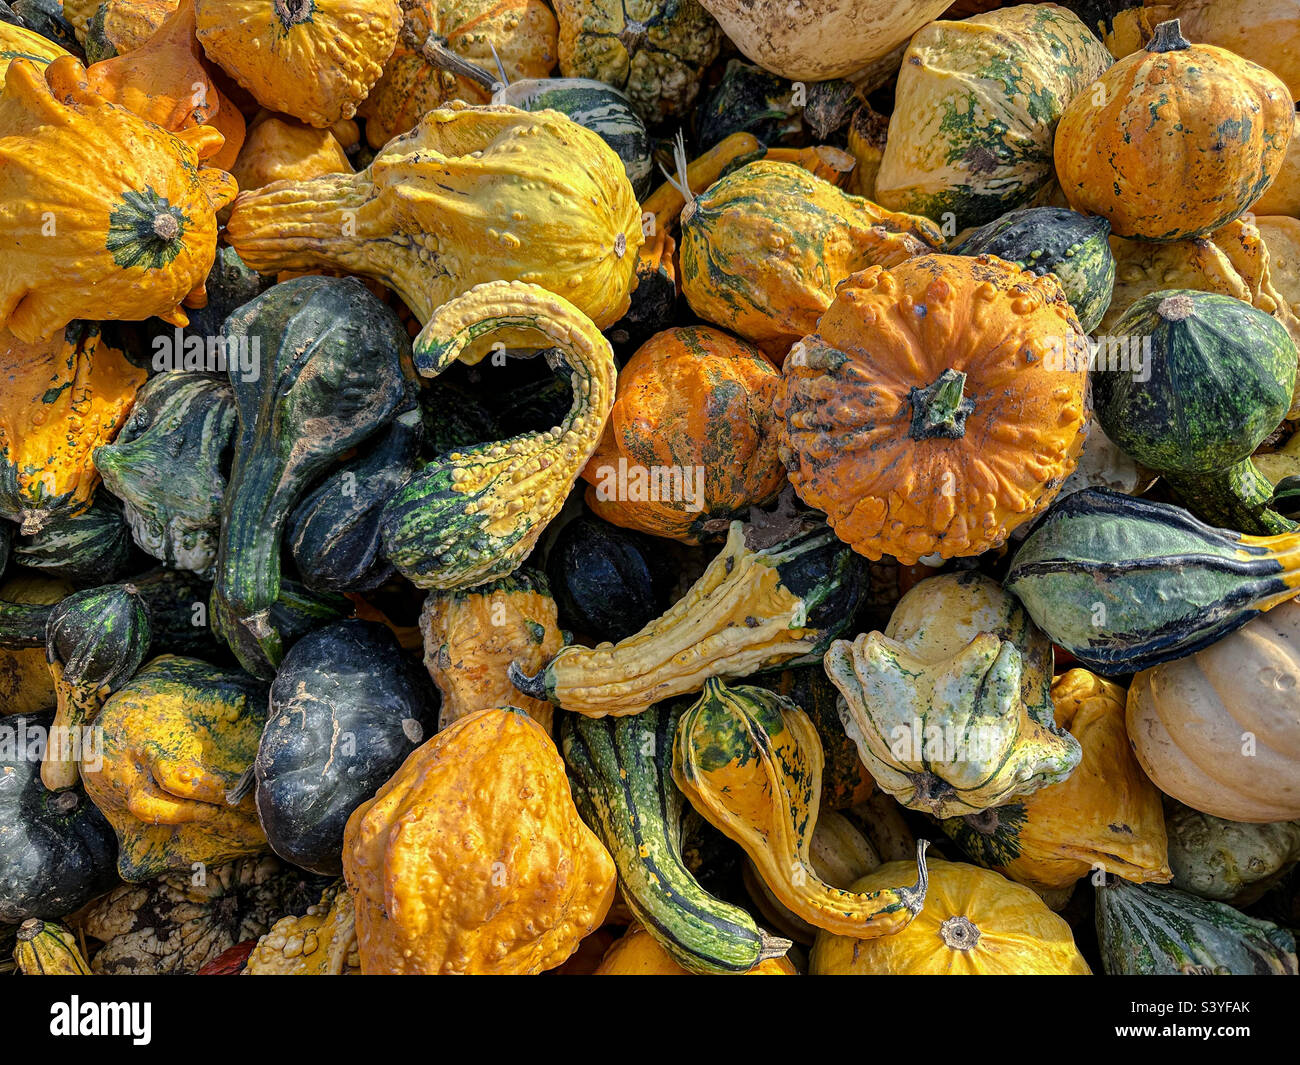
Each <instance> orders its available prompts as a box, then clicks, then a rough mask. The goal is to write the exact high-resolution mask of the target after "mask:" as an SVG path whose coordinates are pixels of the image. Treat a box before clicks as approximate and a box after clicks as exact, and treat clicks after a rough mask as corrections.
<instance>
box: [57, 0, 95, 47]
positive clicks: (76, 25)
mask: <svg viewBox="0 0 1300 1065" xmlns="http://www.w3.org/2000/svg"><path fill="white" fill-rule="evenodd" d="M101 2H102V0H62V6H63V15H64V18H66V19H67V20H68V23H69V25H71V26H72V29H73V30H74V31H75V33H76V35H77V40H81V38H82V37H83V36H85V33H86V25H87V23H89V22H90V19H91V17H92V16H93V15H94V14H95V10H96V9H97V8H98V7H99V5H100V3H101Z"/></svg>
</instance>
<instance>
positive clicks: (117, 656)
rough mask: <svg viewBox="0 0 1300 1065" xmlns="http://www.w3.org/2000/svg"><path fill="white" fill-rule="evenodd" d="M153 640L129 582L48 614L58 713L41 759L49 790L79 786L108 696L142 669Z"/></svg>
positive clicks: (82, 595) (48, 652)
mask: <svg viewBox="0 0 1300 1065" xmlns="http://www.w3.org/2000/svg"><path fill="white" fill-rule="evenodd" d="M151 639H152V633H151V631H150V628H149V615H148V612H147V611H146V610H145V606H144V602H143V601H142V600H141V599H140V597H139V595H138V594H137V593H136V590H135V589H134V588H133V587H132V586H131V585H129V584H127V585H120V584H109V585H105V586H104V587H102V588H91V589H89V590H87V591H84V592H75V593H74V594H72V595H70V596H68V597H67V598H66V599H63V600H61V601H60V602H59V603H58V604H57V605H56V606H55V607H54V609H53V610H52V611H50V616H49V619H48V620H47V621H46V623H45V659H46V661H47V662H48V663H49V666H50V676H51V677H52V678H53V679H54V694H55V697H56V699H57V709H56V710H55V713H54V726H53V728H54V734H53V735H52V736H51V742H50V744H49V746H48V747H47V748H46V750H45V757H44V758H43V759H42V760H41V781H42V782H43V783H44V784H45V786H46V787H47V788H49V789H50V791H62V790H63V789H65V788H71V787H74V786H75V785H76V783H77V775H78V762H80V761H84V760H85V759H86V757H87V755H88V754H90V752H89V751H87V750H86V746H87V744H89V743H91V742H92V740H91V737H90V735H89V733H90V729H89V726H90V723H91V722H92V721H93V720H94V718H95V715H96V714H97V713H98V712H99V708H100V706H101V705H102V703H103V699H104V696H105V695H106V694H107V693H109V692H112V691H115V690H116V689H118V688H120V687H121V686H122V685H123V684H125V683H126V682H127V681H128V680H130V679H131V675H132V674H133V673H135V671H136V670H137V669H138V668H139V666H140V663H141V662H143V661H144V656H145V652H146V651H148V649H149V642H150V640H151ZM56 740H57V741H58V742H55V741H56Z"/></svg>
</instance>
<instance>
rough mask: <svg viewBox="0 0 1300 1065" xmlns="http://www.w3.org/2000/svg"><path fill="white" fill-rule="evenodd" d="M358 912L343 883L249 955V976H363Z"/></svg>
mask: <svg viewBox="0 0 1300 1065" xmlns="http://www.w3.org/2000/svg"><path fill="white" fill-rule="evenodd" d="M360 969H361V956H360V954H359V953H358V952H357V911H356V906H355V904H354V903H353V901H352V893H351V892H350V891H348V889H347V886H346V885H345V884H344V883H343V882H342V881H339V882H337V883H335V884H331V885H330V886H329V887H328V888H326V889H325V893H324V894H323V895H321V897H320V901H319V902H317V903H316V904H315V905H314V906H309V907H308V908H307V912H306V913H304V914H303V915H302V916H300V917H294V916H289V917H282V918H280V920H278V921H276V922H275V924H273V925H272V926H271V930H270V931H269V932H267V933H266V935H264V936H262V938H261V939H259V940H258V941H257V946H255V947H254V948H253V950H252V952H251V953H250V954H249V955H248V964H247V965H246V966H245V967H244V970H243V973H244V975H245V976H350V975H353V974H355V973H358V972H360Z"/></svg>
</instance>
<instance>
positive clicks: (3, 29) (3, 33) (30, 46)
mask: <svg viewBox="0 0 1300 1065" xmlns="http://www.w3.org/2000/svg"><path fill="white" fill-rule="evenodd" d="M67 54H68V53H67V52H66V51H65V50H64V49H62V48H60V47H59V46H58V45H57V44H55V43H54V42H53V41H47V40H46V39H45V38H44V37H42V36H41V35H40V34H39V33H33V32H32V31H31V30H28V29H24V28H23V27H22V26H14V25H12V24H10V23H8V22H0V94H3V93H4V81H5V71H6V70H8V69H9V64H10V63H12V62H13V61H14V60H15V59H28V60H30V61H31V62H33V63H35V64H36V65H37V66H38V67H41V68H42V69H43V68H45V67H47V66H49V65H50V64H51V63H52V62H54V60H56V59H58V58H59V56H62V55H67Z"/></svg>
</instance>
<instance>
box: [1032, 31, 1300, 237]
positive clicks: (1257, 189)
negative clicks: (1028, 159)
mask: <svg viewBox="0 0 1300 1065" xmlns="http://www.w3.org/2000/svg"><path fill="white" fill-rule="evenodd" d="M1294 111H1295V109H1294V107H1293V106H1292V100H1291V94H1290V92H1289V91H1288V90H1287V87H1286V86H1285V85H1284V84H1283V83H1282V81H1281V79H1280V78H1278V77H1277V76H1276V75H1275V74H1272V73H1270V72H1269V71H1267V70H1264V69H1263V68H1262V67H1258V66H1256V65H1255V64H1253V63H1250V62H1249V61H1247V60H1244V59H1241V58H1240V57H1239V56H1236V55H1234V54H1233V53H1231V52H1228V51H1225V50H1224V49H1222V48H1216V47H1214V46H1212V45H1203V44H1189V43H1188V41H1187V40H1186V39H1185V38H1184V37H1183V36H1182V34H1181V33H1180V32H1179V23H1178V20H1177V19H1173V20H1171V21H1169V22H1164V23H1161V24H1160V25H1159V26H1157V27H1156V31H1155V36H1154V37H1153V38H1152V40H1151V43H1150V44H1148V45H1147V46H1146V49H1145V50H1144V51H1141V52H1136V53H1134V54H1133V55H1131V56H1127V57H1125V58H1124V59H1121V60H1120V61H1119V62H1118V63H1116V64H1115V65H1114V66H1113V67H1111V68H1110V70H1108V71H1107V72H1106V73H1105V74H1103V75H1102V76H1101V78H1100V79H1099V81H1098V85H1097V87H1096V88H1095V89H1093V90H1090V91H1088V92H1085V93H1081V94H1080V95H1079V96H1077V97H1075V99H1074V101H1073V102H1072V103H1071V104H1070V106H1069V107H1068V108H1067V109H1066V111H1065V114H1064V115H1062V117H1061V122H1060V126H1059V128H1058V129H1057V134H1056V144H1055V158H1056V171H1057V175H1058V178H1059V180H1060V182H1061V188H1062V189H1063V190H1064V191H1065V195H1066V198H1067V199H1068V200H1069V201H1070V206H1071V207H1073V208H1075V209H1076V210H1082V211H1086V212H1087V213H1090V214H1099V215H1102V216H1103V217H1105V218H1106V219H1107V220H1109V222H1110V224H1111V229H1112V230H1113V231H1114V232H1115V233H1116V234H1117V235H1118V236H1121V237H1138V238H1141V239H1143V240H1152V241H1172V240H1185V239H1187V238H1189V237H1199V236H1204V235H1205V234H1207V233H1211V232H1213V231H1214V230H1216V229H1218V228H1219V227H1220V226H1222V225H1224V224H1225V223H1227V222H1230V221H1232V220H1233V219H1234V218H1236V217H1237V216H1238V215H1239V214H1241V213H1242V212H1243V211H1244V210H1246V209H1247V208H1248V207H1249V206H1250V205H1251V204H1252V203H1254V202H1255V201H1256V200H1257V199H1259V197H1260V196H1261V195H1262V194H1263V192H1264V190H1265V189H1266V188H1267V187H1268V186H1269V184H1270V183H1271V182H1272V181H1273V179H1274V178H1275V177H1277V175H1278V173H1279V172H1280V171H1281V168H1282V161H1283V159H1284V158H1285V157H1286V149H1287V145H1288V143H1289V142H1290V140H1291V132H1292V128H1293V127H1294V125H1295V113H1294Z"/></svg>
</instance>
